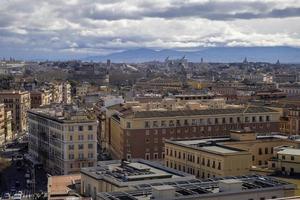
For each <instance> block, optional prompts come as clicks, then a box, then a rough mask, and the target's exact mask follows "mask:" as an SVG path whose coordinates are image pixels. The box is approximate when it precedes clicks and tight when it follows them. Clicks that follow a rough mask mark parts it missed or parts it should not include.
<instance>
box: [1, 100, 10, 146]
mask: <svg viewBox="0 0 300 200" xmlns="http://www.w3.org/2000/svg"><path fill="white" fill-rule="evenodd" d="M11 139H12V131H11V112H10V111H6V110H5V105H4V104H0V147H1V146H3V145H4V144H5V143H6V142H8V141H9V140H11Z"/></svg>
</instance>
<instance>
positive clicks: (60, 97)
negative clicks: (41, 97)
mask: <svg viewBox="0 0 300 200" xmlns="http://www.w3.org/2000/svg"><path fill="white" fill-rule="evenodd" d="M50 91H51V97H52V99H51V102H52V103H64V104H70V103H71V101H72V96H71V85H70V83H69V82H53V83H51V85H50Z"/></svg>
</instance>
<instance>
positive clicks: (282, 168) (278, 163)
mask: <svg viewBox="0 0 300 200" xmlns="http://www.w3.org/2000/svg"><path fill="white" fill-rule="evenodd" d="M268 168H269V169H273V170H275V171H276V172H279V173H282V174H283V175H291V176H292V175H296V174H300V149H295V148H293V147H292V146H282V147H278V148H276V149H275V150H274V157H273V158H272V159H271V160H270V161H269V162H268Z"/></svg>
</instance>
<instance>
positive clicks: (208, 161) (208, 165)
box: [206, 159, 210, 167]
mask: <svg viewBox="0 0 300 200" xmlns="http://www.w3.org/2000/svg"><path fill="white" fill-rule="evenodd" d="M206 166H207V167H210V160H209V159H207V165H206Z"/></svg>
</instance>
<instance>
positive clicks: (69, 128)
mask: <svg viewBox="0 0 300 200" xmlns="http://www.w3.org/2000/svg"><path fill="white" fill-rule="evenodd" d="M69 109H70V110H66V108H61V109H58V108H54V109H53V108H43V109H33V110H30V111H29V112H28V113H29V114H28V117H29V153H30V155H31V156H32V157H33V158H34V159H35V160H37V161H38V162H40V163H41V164H43V166H44V167H45V169H46V170H47V171H48V172H49V173H50V174H70V173H76V172H79V171H80V168H81V167H88V166H90V167H92V166H94V165H95V164H96V161H97V125H98V123H97V121H96V120H95V119H91V118H89V116H87V115H86V113H85V112H84V111H82V110H73V109H74V108H69Z"/></svg>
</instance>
